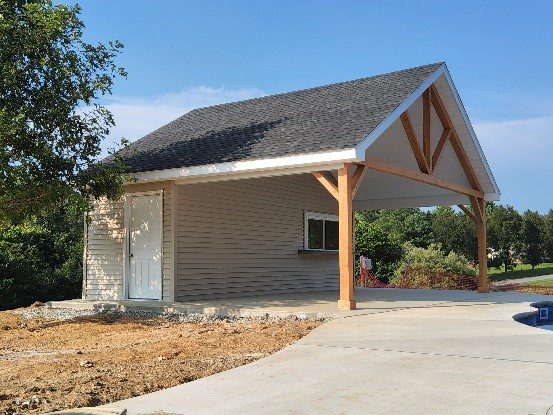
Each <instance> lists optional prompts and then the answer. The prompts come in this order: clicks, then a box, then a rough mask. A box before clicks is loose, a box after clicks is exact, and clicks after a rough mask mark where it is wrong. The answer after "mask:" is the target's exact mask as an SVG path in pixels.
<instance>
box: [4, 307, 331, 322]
mask: <svg viewBox="0 0 553 415" xmlns="http://www.w3.org/2000/svg"><path fill="white" fill-rule="evenodd" d="M14 313H15V314H21V316H22V317H24V318H26V319H33V318H41V319H46V320H56V321H64V320H73V319H79V318H85V317H108V318H112V319H118V318H123V317H127V318H134V319H140V320H152V319H163V320H167V321H171V322H177V323H217V322H228V323H251V322H259V321H267V322H279V321H289V320H303V321H328V320H329V319H328V318H307V317H305V316H294V315H292V316H285V317H278V316H269V315H268V314H267V315H265V316H261V317H239V316H218V315H205V314H185V313H161V312H155V311H144V310H129V311H113V310H108V311H106V310H76V309H73V308H56V309H51V308H47V307H37V308H25V309H23V310H17V311H14Z"/></svg>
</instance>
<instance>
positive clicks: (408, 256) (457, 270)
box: [396, 243, 477, 276]
mask: <svg viewBox="0 0 553 415" xmlns="http://www.w3.org/2000/svg"><path fill="white" fill-rule="evenodd" d="M403 252H404V255H403V259H402V260H401V263H400V264H399V267H398V269H397V272H396V275H400V274H402V273H403V271H404V270H405V269H406V268H407V267H408V266H418V267H421V268H427V269H433V270H439V271H445V272H452V273H454V274H459V275H470V276H476V274H477V270H476V268H475V267H474V266H473V265H472V264H471V263H470V262H469V261H468V260H467V259H466V258H465V257H464V256H463V255H460V254H457V253H456V252H453V251H451V252H450V253H448V254H446V253H445V252H444V251H443V250H442V247H441V245H440V244H430V246H429V247H428V248H418V247H416V246H413V245H411V244H410V243H406V244H404V246H403Z"/></svg>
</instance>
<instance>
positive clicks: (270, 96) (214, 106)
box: [178, 61, 445, 118]
mask: <svg viewBox="0 0 553 415" xmlns="http://www.w3.org/2000/svg"><path fill="white" fill-rule="evenodd" d="M444 64H445V62H444V61H441V62H434V63H427V64H425V65H419V66H413V67H411V68H406V69H398V70H396V71H390V72H384V73H379V74H376V75H371V76H363V77H361V78H356V79H350V80H348V81H340V82H333V83H330V84H324V85H317V86H312V87H309V88H302V89H295V90H292V91H286V92H277V93H276V94H269V95H263V96H261V97H255V98H248V99H241V100H238V101H232V102H225V103H222V104H215V105H208V106H205V107H199V108H194V109H193V110H190V111H188V112H187V113H186V114H183V115H181V117H183V116H185V115H187V114H191V113H193V112H199V111H201V110H204V109H206V108H218V107H224V106H230V105H236V104H241V103H246V102H252V101H258V100H262V99H268V98H272V97H275V98H276V97H281V96H283V95H288V94H295V93H299V92H307V91H315V90H317V89H322V88H328V87H333V86H338V85H346V84H350V83H354V82H359V81H363V80H366V79H372V78H378V77H381V76H389V75H392V74H395V73H401V72H408V71H412V70H415V69H420V68H425V67H428V66H434V65H437V68H439V67H440V66H442V65H444ZM178 118H180V117H178Z"/></svg>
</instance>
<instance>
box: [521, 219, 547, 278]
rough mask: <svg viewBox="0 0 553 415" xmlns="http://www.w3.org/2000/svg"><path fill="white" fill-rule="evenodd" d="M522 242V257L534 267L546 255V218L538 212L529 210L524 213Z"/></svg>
mask: <svg viewBox="0 0 553 415" xmlns="http://www.w3.org/2000/svg"><path fill="white" fill-rule="evenodd" d="M522 243H523V249H522V258H523V260H524V262H525V263H527V264H530V265H532V269H534V268H535V267H536V265H538V264H540V263H541V262H542V261H543V255H544V220H543V218H542V217H541V216H540V214H539V213H538V212H532V211H531V210H527V211H526V212H524V214H523V215H522Z"/></svg>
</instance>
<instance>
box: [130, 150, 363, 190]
mask: <svg viewBox="0 0 553 415" xmlns="http://www.w3.org/2000/svg"><path fill="white" fill-rule="evenodd" d="M350 161H360V160H358V159H357V158H356V155H355V149H346V150H338V151H327V152H321V153H308V154H300V155H293V156H285V157H277V158H270V159H257V160H246V161H235V162H229V163H218V164H206V165H203V166H196V167H182V168H175V169H167V170H153V171H146V172H141V173H134V174H133V176H134V177H135V178H136V179H137V181H138V182H139V183H144V182H153V181H163V180H176V179H181V180H187V181H188V180H192V179H200V178H205V177H206V176H214V177H217V178H218V180H224V179H223V177H224V176H229V175H237V176H238V177H237V178H242V177H240V175H251V176H252V177H255V175H257V177H261V176H264V175H267V172H271V173H272V174H273V175H274V174H278V175H281V174H295V173H289V171H290V169H291V168H296V169H297V170H298V171H300V170H303V172H311V171H313V169H317V168H321V167H325V168H328V167H336V166H338V165H340V164H343V163H346V162H350Z"/></svg>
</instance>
